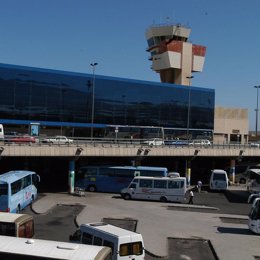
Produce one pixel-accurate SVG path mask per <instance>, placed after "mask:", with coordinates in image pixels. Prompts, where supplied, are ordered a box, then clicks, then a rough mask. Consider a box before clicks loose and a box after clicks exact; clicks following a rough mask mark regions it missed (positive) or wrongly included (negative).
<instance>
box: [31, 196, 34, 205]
mask: <svg viewBox="0 0 260 260" xmlns="http://www.w3.org/2000/svg"><path fill="white" fill-rule="evenodd" d="M33 202H34V196H33V195H32V197H31V204H33Z"/></svg>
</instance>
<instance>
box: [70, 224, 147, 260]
mask: <svg viewBox="0 0 260 260" xmlns="http://www.w3.org/2000/svg"><path fill="white" fill-rule="evenodd" d="M70 241H75V242H78V243H82V244H88V245H97V246H106V247H110V248H111V249H112V260H143V259H144V258H145V250H144V242H143V237H142V235H141V234H139V233H136V232H133V231H129V230H126V229H123V228H119V227H116V226H113V225H110V224H107V223H104V222H97V223H90V224H82V225H80V227H79V229H78V230H77V231H76V232H75V233H74V235H72V236H70Z"/></svg>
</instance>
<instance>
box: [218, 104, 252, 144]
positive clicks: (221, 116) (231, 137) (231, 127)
mask: <svg viewBox="0 0 260 260" xmlns="http://www.w3.org/2000/svg"><path fill="white" fill-rule="evenodd" d="M248 133H249V120H248V110H247V109H243V108H226V107H215V116H214V143H229V142H239V143H242V144H244V143H247V142H248Z"/></svg>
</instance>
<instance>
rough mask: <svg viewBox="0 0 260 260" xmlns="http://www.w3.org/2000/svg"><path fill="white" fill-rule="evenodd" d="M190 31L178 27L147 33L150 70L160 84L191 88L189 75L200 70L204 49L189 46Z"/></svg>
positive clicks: (149, 30)
mask: <svg viewBox="0 0 260 260" xmlns="http://www.w3.org/2000/svg"><path fill="white" fill-rule="evenodd" d="M190 32H191V29H190V28H187V27H184V26H181V25H180V24H177V25H159V26H151V27H150V28H149V29H148V30H147V31H146V35H145V36H146V39H147V43H148V48H147V51H148V52H150V54H151V56H150V58H149V59H150V60H151V61H152V66H151V68H152V69H153V70H154V71H156V72H157V73H160V78H161V82H167V83H174V84H179V85H187V86H188V85H190V80H191V74H192V72H201V71H202V70H203V65H204V60H205V54H206V47H204V46H201V45H195V44H192V43H190V42H188V38H189V35H190Z"/></svg>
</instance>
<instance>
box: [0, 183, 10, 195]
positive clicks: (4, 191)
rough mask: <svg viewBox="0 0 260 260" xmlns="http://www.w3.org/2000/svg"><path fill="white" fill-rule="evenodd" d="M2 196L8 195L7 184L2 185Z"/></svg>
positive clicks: (0, 190) (0, 187)
mask: <svg viewBox="0 0 260 260" xmlns="http://www.w3.org/2000/svg"><path fill="white" fill-rule="evenodd" d="M1 195H8V185H7V184H0V196H1Z"/></svg>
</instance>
